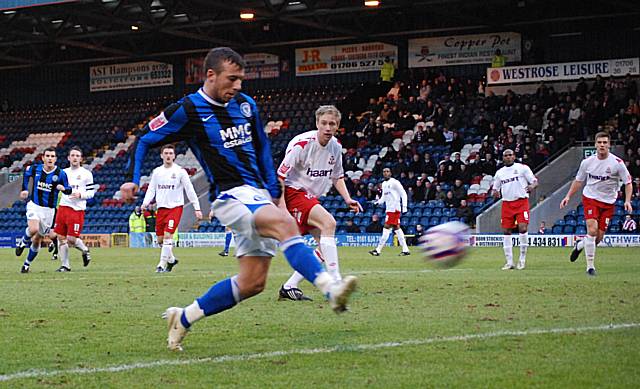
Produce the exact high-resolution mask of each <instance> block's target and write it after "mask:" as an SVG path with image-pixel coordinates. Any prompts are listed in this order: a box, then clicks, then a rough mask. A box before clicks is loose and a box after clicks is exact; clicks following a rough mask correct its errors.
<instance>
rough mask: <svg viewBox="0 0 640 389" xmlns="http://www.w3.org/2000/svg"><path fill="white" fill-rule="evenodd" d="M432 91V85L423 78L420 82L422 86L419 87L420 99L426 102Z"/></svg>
mask: <svg viewBox="0 0 640 389" xmlns="http://www.w3.org/2000/svg"><path fill="white" fill-rule="evenodd" d="M430 93H431V85H429V82H428V81H427V80H422V81H421V82H420V88H419V89H418V101H421V102H423V103H424V102H426V101H427V99H428V98H429V94H430Z"/></svg>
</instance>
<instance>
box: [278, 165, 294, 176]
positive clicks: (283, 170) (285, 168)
mask: <svg viewBox="0 0 640 389" xmlns="http://www.w3.org/2000/svg"><path fill="white" fill-rule="evenodd" d="M289 169H291V166H289V165H287V164H285V163H283V164H282V165H280V169H278V172H280V173H282V174H285V173H286V172H288V171H289Z"/></svg>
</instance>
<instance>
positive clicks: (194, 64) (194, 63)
mask: <svg viewBox="0 0 640 389" xmlns="http://www.w3.org/2000/svg"><path fill="white" fill-rule="evenodd" d="M242 58H243V59H244V61H245V63H246V65H247V66H246V67H245V68H244V75H245V76H244V79H245V80H261V79H266V78H278V77H280V57H279V56H277V55H274V54H269V53H249V54H246V55H244V56H243V57H242ZM184 69H185V71H184V82H185V84H200V83H202V82H203V81H204V77H205V74H204V57H188V58H187V59H186V60H185V65H184Z"/></svg>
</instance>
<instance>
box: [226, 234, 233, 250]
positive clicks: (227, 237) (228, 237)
mask: <svg viewBox="0 0 640 389" xmlns="http://www.w3.org/2000/svg"><path fill="white" fill-rule="evenodd" d="M232 236H233V234H232V233H231V231H227V233H226V234H224V252H225V253H228V252H229V246H231V237H232Z"/></svg>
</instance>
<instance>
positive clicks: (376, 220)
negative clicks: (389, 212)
mask: <svg viewBox="0 0 640 389" xmlns="http://www.w3.org/2000/svg"><path fill="white" fill-rule="evenodd" d="M365 232H368V233H370V234H380V233H381V232H382V224H381V223H380V217H379V216H378V215H376V214H373V215H371V223H369V225H368V226H367V228H366V229H365Z"/></svg>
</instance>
